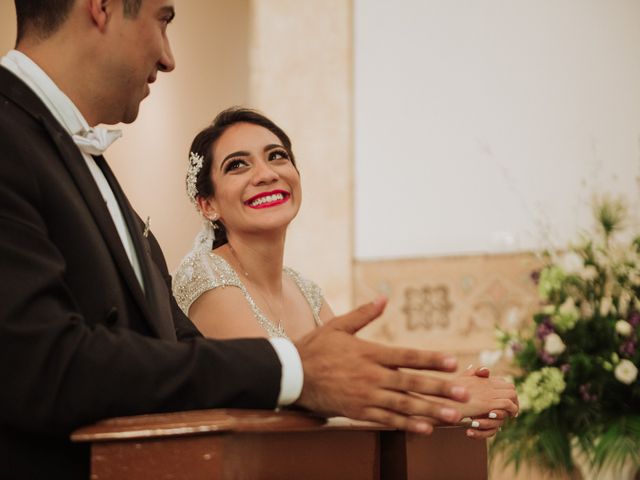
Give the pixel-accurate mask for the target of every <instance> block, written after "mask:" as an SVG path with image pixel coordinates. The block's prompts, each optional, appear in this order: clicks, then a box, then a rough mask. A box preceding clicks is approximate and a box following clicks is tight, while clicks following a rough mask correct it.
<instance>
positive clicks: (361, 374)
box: [295, 299, 468, 433]
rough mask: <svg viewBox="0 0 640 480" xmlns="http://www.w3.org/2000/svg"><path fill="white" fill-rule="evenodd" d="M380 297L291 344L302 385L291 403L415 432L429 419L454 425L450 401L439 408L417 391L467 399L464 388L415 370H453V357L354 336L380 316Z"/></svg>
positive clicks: (428, 427)
mask: <svg viewBox="0 0 640 480" xmlns="http://www.w3.org/2000/svg"><path fill="white" fill-rule="evenodd" d="M385 305H386V299H379V300H376V301H375V302H372V303H369V304H366V305H363V306H361V307H359V308H357V309H356V310H354V311H352V312H350V313H348V314H346V315H343V316H341V317H336V318H334V319H333V320H331V321H329V322H327V323H326V324H325V325H324V326H322V327H320V328H317V329H315V330H313V331H312V332H311V333H309V334H308V335H306V336H304V337H303V338H302V339H300V340H299V341H297V342H296V344H295V345H296V347H297V349H298V352H299V354H300V358H301V360H302V368H303V370H304V385H303V387H302V393H301V395H300V398H299V399H298V401H297V402H296V405H298V406H301V407H304V408H307V409H310V410H313V411H316V412H319V413H322V414H325V415H342V416H347V417H350V418H353V419H357V420H368V421H372V422H378V423H381V424H384V425H388V426H390V427H394V428H398V429H402V430H410V431H413V432H416V433H431V432H432V431H433V426H432V422H430V421H429V420H428V419H427V418H419V417H431V418H434V419H436V420H441V421H444V422H446V423H456V422H458V421H459V420H460V418H461V414H460V412H459V411H458V409H457V408H455V403H454V404H453V406H452V405H449V406H443V405H441V404H439V403H437V402H433V401H431V400H429V399H425V398H421V397H420V396H419V395H414V394H420V395H431V396H437V397H442V398H448V399H451V400H454V401H456V402H466V401H467V400H468V393H467V389H466V388H465V387H463V386H461V385H457V384H456V383H455V381H454V382H451V381H448V380H444V379H441V378H432V377H429V376H426V375H424V374H422V373H421V372H415V373H413V372H407V371H403V370H400V369H401V368H412V369H418V370H440V371H445V372H451V371H454V370H455V369H456V366H457V362H456V359H455V358H453V357H451V356H448V355H445V354H442V353H435V352H427V351H421V350H414V349H407V348H392V347H385V346H382V345H378V344H375V343H372V342H367V341H364V340H361V339H358V338H356V337H355V336H354V334H355V333H356V332H357V331H359V330H360V329H361V328H362V327H364V326H365V325H367V324H368V323H369V322H371V321H372V320H373V319H375V318H377V317H378V316H380V314H381V313H382V311H383V310H384V307H385Z"/></svg>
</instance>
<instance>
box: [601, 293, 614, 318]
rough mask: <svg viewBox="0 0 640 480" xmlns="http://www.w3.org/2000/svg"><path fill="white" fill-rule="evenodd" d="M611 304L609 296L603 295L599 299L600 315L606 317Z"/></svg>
mask: <svg viewBox="0 0 640 480" xmlns="http://www.w3.org/2000/svg"><path fill="white" fill-rule="evenodd" d="M612 305H613V304H612V302H611V297H604V298H603V299H602V300H600V316H602V317H606V316H607V315H609V312H610V311H611V307H612Z"/></svg>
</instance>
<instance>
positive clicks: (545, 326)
mask: <svg viewBox="0 0 640 480" xmlns="http://www.w3.org/2000/svg"><path fill="white" fill-rule="evenodd" d="M553 332H555V330H554V329H553V324H552V323H551V319H550V318H549V317H545V319H544V320H542V322H540V325H538V328H537V329H536V336H537V337H538V338H539V339H540V340H544V339H545V337H546V336H547V335H549V334H550V333H553Z"/></svg>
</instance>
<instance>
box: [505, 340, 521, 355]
mask: <svg viewBox="0 0 640 480" xmlns="http://www.w3.org/2000/svg"><path fill="white" fill-rule="evenodd" d="M509 347H511V351H512V352H513V354H514V355H517V354H518V353H520V352H521V351H522V350H524V347H523V346H522V344H521V343H520V342H511V344H510V345H509Z"/></svg>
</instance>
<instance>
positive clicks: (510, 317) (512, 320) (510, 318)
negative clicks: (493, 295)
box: [505, 307, 520, 330]
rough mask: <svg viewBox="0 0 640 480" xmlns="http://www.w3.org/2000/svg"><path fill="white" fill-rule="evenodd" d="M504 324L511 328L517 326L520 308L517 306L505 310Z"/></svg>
mask: <svg viewBox="0 0 640 480" xmlns="http://www.w3.org/2000/svg"><path fill="white" fill-rule="evenodd" d="M505 324H506V325H507V327H509V328H510V329H512V330H515V329H516V328H518V325H520V309H519V308H518V307H511V308H510V309H509V310H508V311H507V314H506V316H505Z"/></svg>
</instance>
